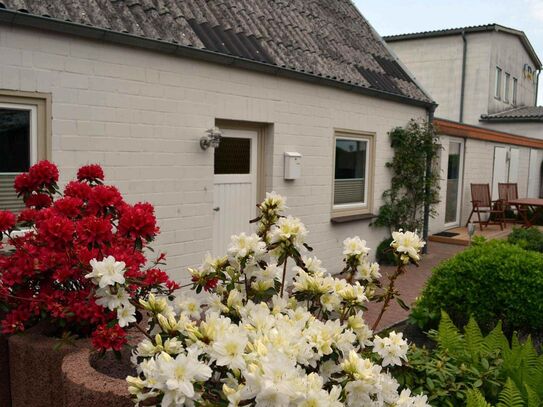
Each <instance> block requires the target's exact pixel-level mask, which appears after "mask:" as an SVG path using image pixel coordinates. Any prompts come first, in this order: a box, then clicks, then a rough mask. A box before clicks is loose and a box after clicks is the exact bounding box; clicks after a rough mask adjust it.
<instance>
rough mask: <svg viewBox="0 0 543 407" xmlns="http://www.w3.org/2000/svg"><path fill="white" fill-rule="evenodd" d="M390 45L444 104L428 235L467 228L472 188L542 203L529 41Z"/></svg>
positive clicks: (451, 34)
mask: <svg viewBox="0 0 543 407" xmlns="http://www.w3.org/2000/svg"><path fill="white" fill-rule="evenodd" d="M385 40H386V41H387V43H388V45H389V46H390V47H391V49H392V50H393V52H394V53H395V54H396V55H397V56H398V57H399V58H400V59H401V60H402V62H403V63H405V65H406V66H407V68H408V69H409V70H410V71H411V72H413V75H414V76H415V77H416V79H417V80H418V81H419V82H420V83H421V84H422V86H423V87H424V88H425V89H426V90H427V91H428V92H430V94H431V95H432V96H433V97H434V98H435V100H436V102H437V103H438V104H439V106H438V108H437V110H436V112H435V114H436V117H437V118H439V119H441V120H437V122H436V124H437V127H438V129H439V131H440V132H441V136H440V142H441V145H442V146H443V150H442V152H441V157H442V160H441V170H442V178H443V180H442V183H441V203H440V205H439V207H438V213H439V215H438V216H437V218H435V219H433V220H432V222H431V231H432V232H434V233H435V232H441V231H443V230H444V229H447V228H452V227H455V226H460V225H464V224H465V223H466V221H467V219H468V216H469V214H470V212H471V203H470V200H471V192H470V184H471V183H488V184H490V186H491V189H492V195H493V198H497V197H498V192H497V185H498V183H499V182H516V183H518V190H519V197H522V198H524V197H531V198H537V197H540V194H541V191H543V190H542V189H541V187H540V185H541V182H542V179H541V176H540V174H541V168H542V167H541V166H542V162H543V143H542V140H543V107H541V106H536V103H537V87H538V78H539V74H538V72H539V71H540V70H541V69H542V67H543V66H542V63H541V61H540V59H539V57H538V56H537V54H536V53H535V51H534V49H533V47H532V45H531V44H530V41H529V39H528V38H527V36H526V35H525V34H524V33H523V32H522V31H519V30H515V29H511V28H507V27H504V26H501V25H498V24H489V25H483V26H475V27H463V28H453V29H444V30H437V31H429V32H421V33H412V34H400V35H393V36H388V37H385ZM459 158H460V159H459ZM453 160H455V161H454V162H455V164H454V165H452V166H450V165H449V163H450V162H453Z"/></svg>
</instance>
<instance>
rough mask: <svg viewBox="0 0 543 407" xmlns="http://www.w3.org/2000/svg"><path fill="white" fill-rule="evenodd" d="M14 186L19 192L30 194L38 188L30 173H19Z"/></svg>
mask: <svg viewBox="0 0 543 407" xmlns="http://www.w3.org/2000/svg"><path fill="white" fill-rule="evenodd" d="M13 187H14V188H15V191H16V192H17V193H18V194H29V193H31V192H32V191H34V190H35V189H36V185H34V184H33V182H32V179H30V176H29V175H28V173H26V172H25V173H23V174H19V175H17V176H16V177H15V181H14V182H13Z"/></svg>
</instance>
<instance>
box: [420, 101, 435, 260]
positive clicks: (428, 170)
mask: <svg viewBox="0 0 543 407" xmlns="http://www.w3.org/2000/svg"><path fill="white" fill-rule="evenodd" d="M436 107H437V106H436V105H432V106H431V107H429V108H428V126H432V125H433V122H434V113H435V111H436ZM431 172H432V161H431V160H428V159H427V160H426V177H425V178H426V182H425V188H424V195H425V200H424V201H425V202H424V220H423V223H424V226H423V231H422V239H423V240H424V241H425V242H426V245H425V246H424V247H423V249H422V253H423V254H427V253H428V235H429V229H430V185H429V183H428V179H429V176H430V174H431Z"/></svg>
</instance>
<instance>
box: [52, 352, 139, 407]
mask: <svg viewBox="0 0 543 407" xmlns="http://www.w3.org/2000/svg"><path fill="white" fill-rule="evenodd" d="M123 359H124V365H126V364H127V363H129V362H128V357H127V356H125V357H123ZM96 362H100V363H101V364H102V367H101V368H99V367H95V363H96ZM109 362H110V363H108V361H107V360H106V361H105V362H104V361H99V360H98V361H97V360H96V359H95V358H94V355H93V353H91V351H90V350H89V349H81V350H79V351H78V352H74V353H72V354H70V355H68V356H66V357H65V358H64V361H63V363H62V379H63V391H64V407H99V406H100V407H101V406H115V407H133V406H134V402H133V401H132V400H131V399H130V394H129V393H128V384H127V383H126V380H125V377H126V375H127V372H125V371H123V369H122V367H123V364H121V362H119V361H109ZM99 370H101V371H99ZM106 373H107V374H106Z"/></svg>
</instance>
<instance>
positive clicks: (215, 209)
mask: <svg viewBox="0 0 543 407" xmlns="http://www.w3.org/2000/svg"><path fill="white" fill-rule="evenodd" d="M213 210H214V211H215V212H219V211H220V210H221V208H219V207H218V206H216V207H215V208H213Z"/></svg>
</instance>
